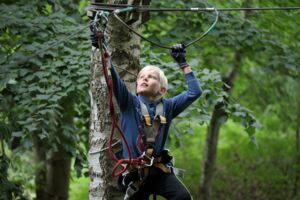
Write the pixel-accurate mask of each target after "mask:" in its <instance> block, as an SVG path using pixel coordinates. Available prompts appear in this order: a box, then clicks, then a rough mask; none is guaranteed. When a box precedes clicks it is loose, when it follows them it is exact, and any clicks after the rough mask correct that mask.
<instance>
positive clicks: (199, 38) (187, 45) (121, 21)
mask: <svg viewBox="0 0 300 200" xmlns="http://www.w3.org/2000/svg"><path fill="white" fill-rule="evenodd" d="M129 8H130V7H129ZM206 10H212V11H215V15H216V17H215V20H214V22H213V23H212V24H211V25H210V27H209V28H208V29H207V31H205V32H204V33H203V34H202V35H201V36H200V37H197V38H196V39H194V40H192V41H191V42H188V43H187V44H184V46H185V48H187V47H189V46H191V45H193V44H194V43H196V42H198V41H200V40H201V39H203V38H204V37H205V36H207V35H208V33H209V32H210V31H211V30H212V29H213V28H214V27H215V26H216V24H217V22H218V19H219V12H218V10H217V9H216V8H206ZM118 13H119V12H118V10H116V11H114V12H113V15H114V17H115V18H116V19H117V20H118V21H119V22H120V23H121V24H122V25H124V26H125V27H126V28H127V29H129V30H130V31H132V32H133V33H134V34H136V35H137V36H139V37H140V38H142V39H144V40H146V41H147V42H149V43H151V44H153V45H155V46H157V47H160V48H164V49H172V47H171V46H166V45H163V44H160V43H157V42H154V41H152V40H150V39H148V38H146V37H145V36H143V35H142V34H140V33H139V32H137V31H135V30H134V29H133V28H131V27H130V26H129V25H128V24H126V22H124V21H123V20H122V19H121V18H120V17H119V16H118Z"/></svg>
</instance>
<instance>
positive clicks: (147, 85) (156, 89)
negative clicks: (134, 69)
mask: <svg viewBox="0 0 300 200" xmlns="http://www.w3.org/2000/svg"><path fill="white" fill-rule="evenodd" d="M136 91H137V93H138V94H139V95H142V96H144V97H147V98H150V99H156V98H158V97H161V96H162V95H163V94H164V93H165V91H166V89H165V88H163V87H161V85H160V80H159V75H158V73H157V72H155V71H143V72H141V73H140V74H139V76H138V79H137V86H136Z"/></svg>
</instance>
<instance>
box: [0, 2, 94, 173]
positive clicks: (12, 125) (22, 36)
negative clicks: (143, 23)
mask: <svg viewBox="0 0 300 200" xmlns="http://www.w3.org/2000/svg"><path fill="white" fill-rule="evenodd" d="M77 7H78V5H76V4H74V3H73V2H72V1H63V2H55V5H54V4H53V3H52V1H49V2H35V1H30V2H28V1H19V2H17V3H15V4H1V7H0V11H1V17H0V24H1V25H0V30H1V36H0V42H1V47H0V56H1V59H0V60H1V61H0V63H1V65H3V66H4V68H1V70H0V103H1V106H0V129H1V140H3V141H5V143H6V144H7V146H8V147H9V148H11V149H15V148H18V149H20V151H17V152H16V153H17V154H21V152H22V151H26V150H32V148H33V147H34V145H35V143H34V140H33V138H36V137H37V138H38V140H40V141H42V142H43V144H44V146H43V148H44V150H45V152H49V151H58V149H59V148H61V147H63V148H64V150H65V151H66V152H67V153H68V155H69V156H70V157H75V158H76V162H75V165H76V169H77V171H78V175H80V174H81V169H82V168H83V167H86V156H84V155H85V152H86V151H87V141H88V139H87V135H88V117H89V104H88V102H89V99H88V97H89V95H88V88H89V64H90V61H89V60H90V59H89V57H90V55H89V54H90V44H89V41H88V31H89V30H88V29H86V30H85V31H84V32H82V33H79V34H78V35H76V36H74V38H72V39H70V40H65V41H64V43H63V44H60V45H57V46H55V47H53V48H51V49H49V50H48V51H46V52H42V51H41V49H45V48H46V47H48V46H51V45H52V44H54V43H55V42H57V41H59V40H62V39H64V38H66V37H68V36H69V35H71V34H72V33H74V32H75V31H77V30H78V29H81V28H82V27H83V25H81V24H85V23H86V22H84V21H83V20H82V19H81V17H79V16H78V14H74V11H76V10H77ZM54 8H55V9H54ZM12 13H13V14H12ZM70 13H72V15H68V14H70ZM79 23H81V24H79ZM36 52H40V53H39V55H38V56H36V57H33V58H32V59H30V60H28V62H25V63H21V65H14V67H10V68H7V66H9V65H8V64H13V63H17V62H18V61H19V60H22V59H24V58H27V57H29V56H31V55H33V54H35V53H36ZM82 117H84V119H81V118H82ZM4 130H5V131H4ZM21 149H22V150H21Z"/></svg>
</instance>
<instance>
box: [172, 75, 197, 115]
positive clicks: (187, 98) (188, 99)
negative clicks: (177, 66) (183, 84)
mask: <svg viewBox="0 0 300 200" xmlns="http://www.w3.org/2000/svg"><path fill="white" fill-rule="evenodd" d="M185 78H186V81H187V85H188V90H187V91H185V92H182V93H180V94H179V95H177V96H175V97H172V98H171V99H170V100H171V102H172V113H173V115H172V118H175V117H176V116H177V115H179V114H180V113H181V112H182V111H183V110H184V109H186V108H187V107H188V106H189V105H191V104H192V103H193V102H194V101H195V100H196V99H197V98H198V97H200V95H201V94H202V90H201V87H200V84H199V81H198V80H197V78H196V76H195V75H194V73H193V72H190V73H187V74H185Z"/></svg>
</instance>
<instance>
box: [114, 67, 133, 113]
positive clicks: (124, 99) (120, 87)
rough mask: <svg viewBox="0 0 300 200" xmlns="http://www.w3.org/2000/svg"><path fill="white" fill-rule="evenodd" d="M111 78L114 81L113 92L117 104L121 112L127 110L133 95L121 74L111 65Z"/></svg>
mask: <svg viewBox="0 0 300 200" xmlns="http://www.w3.org/2000/svg"><path fill="white" fill-rule="evenodd" d="M110 71H111V76H112V80H113V91H114V95H115V98H116V100H117V103H118V105H119V107H120V109H121V111H123V110H125V108H126V107H127V105H128V102H129V101H130V100H131V99H132V96H133V95H132V94H131V92H130V91H129V90H128V88H127V87H126V85H125V83H124V82H123V81H122V80H121V78H120V76H119V74H118V73H117V71H116V69H115V68H114V66H113V64H112V63H111V68H110Z"/></svg>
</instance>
